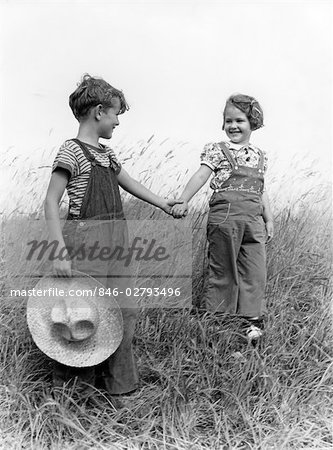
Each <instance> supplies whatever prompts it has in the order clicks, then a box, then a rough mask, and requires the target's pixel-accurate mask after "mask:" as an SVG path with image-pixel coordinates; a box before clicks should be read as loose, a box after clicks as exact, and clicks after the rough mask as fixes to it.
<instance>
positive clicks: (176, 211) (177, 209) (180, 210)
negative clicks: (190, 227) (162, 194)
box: [171, 200, 188, 219]
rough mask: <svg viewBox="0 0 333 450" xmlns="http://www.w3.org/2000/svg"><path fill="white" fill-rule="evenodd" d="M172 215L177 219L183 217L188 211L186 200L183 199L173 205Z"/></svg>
mask: <svg viewBox="0 0 333 450" xmlns="http://www.w3.org/2000/svg"><path fill="white" fill-rule="evenodd" d="M171 212H172V215H173V217H175V218H176V219H179V218H181V217H185V216H186V215H187V213H188V202H187V201H186V200H184V201H183V203H182V204H181V205H175V206H174V207H173V208H172V211H171Z"/></svg>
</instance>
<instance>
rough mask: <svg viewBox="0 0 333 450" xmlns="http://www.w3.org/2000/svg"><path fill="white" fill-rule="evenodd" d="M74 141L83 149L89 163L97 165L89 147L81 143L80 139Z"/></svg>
mask: <svg viewBox="0 0 333 450" xmlns="http://www.w3.org/2000/svg"><path fill="white" fill-rule="evenodd" d="M72 141H74V142H75V143H76V144H77V145H78V146H79V147H80V148H81V150H82V151H83V154H84V156H85V157H86V158H87V160H88V161H90V162H91V163H95V164H96V163H97V161H96V158H95V156H94V155H93V154H92V153H90V151H89V150H88V148H87V146H86V145H85V144H84V143H83V142H81V141H80V140H79V139H72Z"/></svg>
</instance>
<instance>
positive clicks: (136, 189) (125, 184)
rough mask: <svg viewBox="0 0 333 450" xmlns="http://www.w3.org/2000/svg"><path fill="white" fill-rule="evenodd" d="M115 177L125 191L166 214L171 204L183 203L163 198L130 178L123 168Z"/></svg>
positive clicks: (168, 212)
mask: <svg viewBox="0 0 333 450" xmlns="http://www.w3.org/2000/svg"><path fill="white" fill-rule="evenodd" d="M117 178H118V182H119V185H120V186H121V187H122V188H123V189H125V191H127V192H129V193H130V194H132V195H134V196H135V197H137V198H139V199H140V200H143V201H145V202H147V203H150V204H151V205H154V206H157V207H158V208H161V209H163V211H165V212H166V213H167V214H171V208H172V206H173V205H175V204H177V203H183V202H182V200H174V199H168V200H166V199H165V198H163V197H160V196H159V195H156V194H154V193H153V192H151V191H150V190H149V189H147V188H146V187H145V186H143V184H141V183H139V182H138V181H136V180H134V178H132V177H131V176H130V175H129V174H128V173H127V172H126V170H125V169H123V168H121V170H120V172H119V174H118V175H117Z"/></svg>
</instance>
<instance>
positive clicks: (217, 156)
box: [200, 143, 225, 170]
mask: <svg viewBox="0 0 333 450" xmlns="http://www.w3.org/2000/svg"><path fill="white" fill-rule="evenodd" d="M224 159H225V158H224V154H223V152H222V151H221V149H220V147H219V145H218V144H214V143H209V144H206V145H205V146H204V148H203V150H202V152H201V155H200V161H201V164H205V165H206V166H208V167H209V168H210V169H212V170H216V169H219V168H220V167H221V162H222V160H224Z"/></svg>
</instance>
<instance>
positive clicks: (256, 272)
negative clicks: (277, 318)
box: [237, 220, 266, 317]
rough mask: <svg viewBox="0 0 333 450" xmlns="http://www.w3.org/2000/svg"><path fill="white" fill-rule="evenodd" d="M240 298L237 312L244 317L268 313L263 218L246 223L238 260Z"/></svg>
mask: <svg viewBox="0 0 333 450" xmlns="http://www.w3.org/2000/svg"><path fill="white" fill-rule="evenodd" d="M237 266H238V273H239V298H238V309H237V313H238V314H239V315H241V316H244V317H261V316H263V315H265V314H266V305H265V287H266V245H265V232H264V225H263V222H262V220H258V221H253V222H248V223H246V224H245V230H244V237H243V243H242V245H241V248H240V251H239V255H238V260H237Z"/></svg>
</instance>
